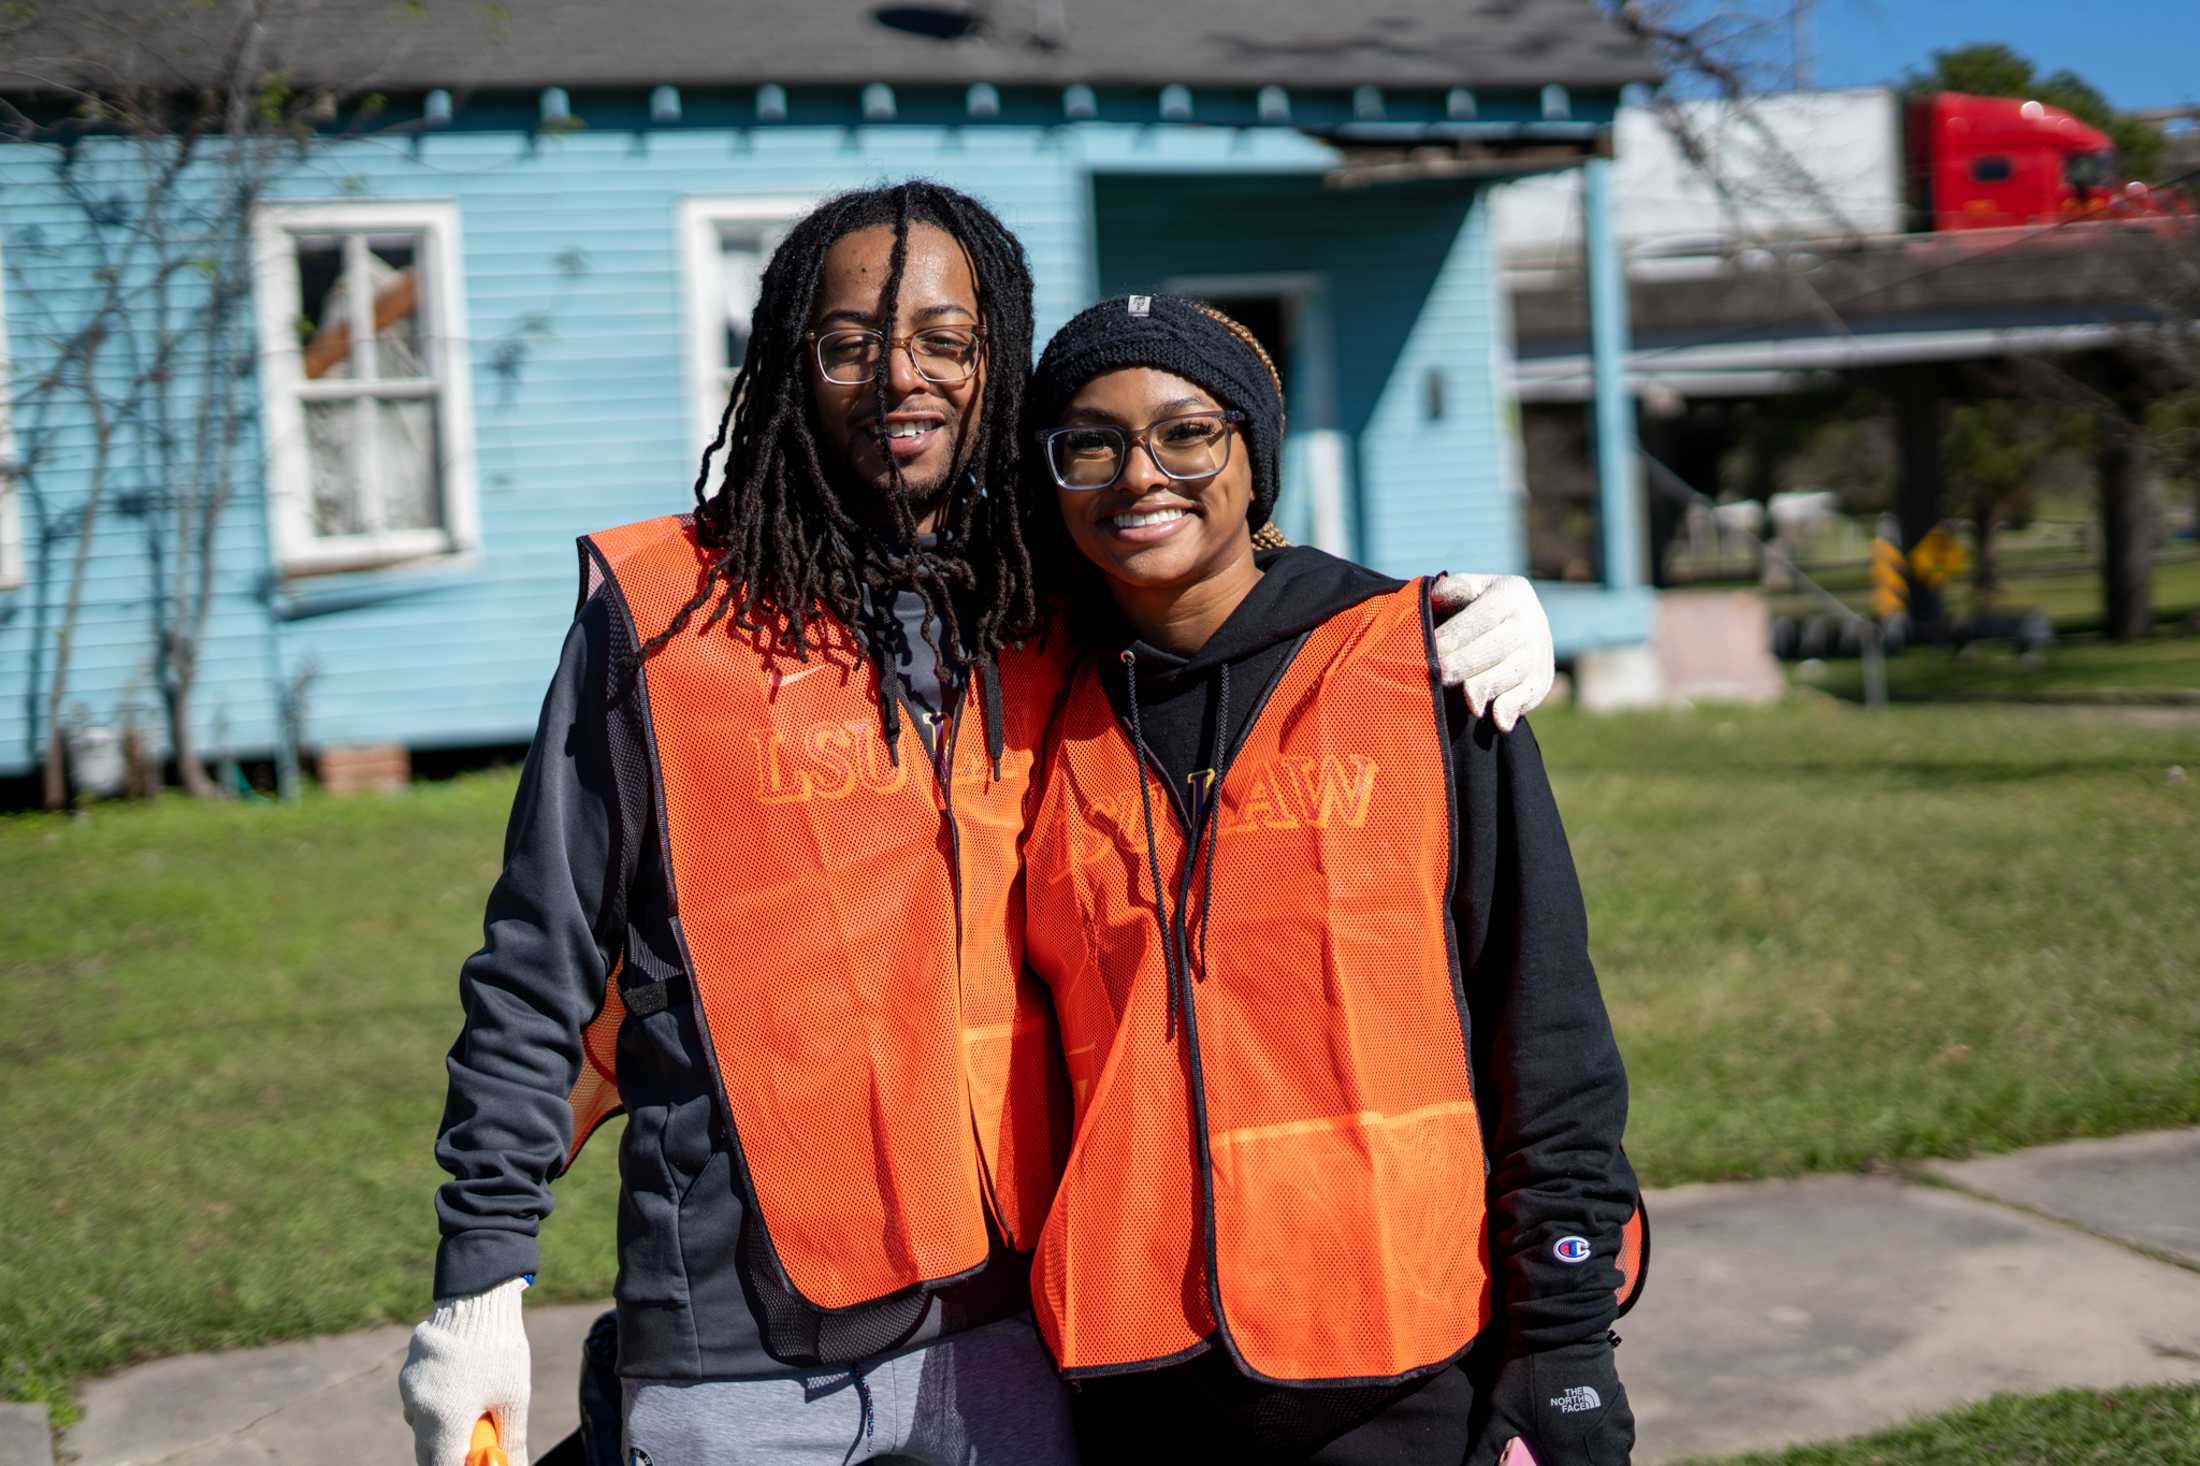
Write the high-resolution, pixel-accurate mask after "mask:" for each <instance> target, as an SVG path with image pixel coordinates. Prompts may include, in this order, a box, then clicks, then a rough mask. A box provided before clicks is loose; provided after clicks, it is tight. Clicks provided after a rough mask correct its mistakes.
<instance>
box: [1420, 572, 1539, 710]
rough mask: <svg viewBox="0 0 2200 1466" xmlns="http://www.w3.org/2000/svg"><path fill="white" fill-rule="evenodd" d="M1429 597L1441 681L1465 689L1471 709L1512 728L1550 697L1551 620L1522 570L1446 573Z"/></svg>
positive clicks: (1432, 588) (1468, 705) (1468, 706)
mask: <svg viewBox="0 0 2200 1466" xmlns="http://www.w3.org/2000/svg"><path fill="white" fill-rule="evenodd" d="M1429 600H1430V603H1431V606H1432V609H1433V611H1434V613H1435V616H1436V618H1437V620H1436V664H1437V667H1438V669H1439V671H1441V673H1442V674H1443V678H1444V685H1445V686H1447V687H1457V688H1460V689H1461V690H1462V691H1463V692H1465V693H1466V697H1467V711H1469V712H1471V713H1473V714H1474V715H1475V716H1476V717H1478V718H1479V717H1481V716H1482V715H1483V714H1484V713H1487V714H1489V715H1490V717H1491V718H1492V719H1493V720H1495V722H1496V723H1497V726H1498V728H1499V730H1500V731H1502V732H1507V733H1509V732H1511V731H1512V725H1513V724H1514V723H1517V722H1518V721H1520V717H1521V714H1523V713H1526V712H1528V711H1530V710H1531V709H1533V708H1535V707H1537V706H1538V705H1540V704H1541V703H1542V701H1543V699H1544V698H1546V697H1548V696H1550V693H1551V676H1552V673H1553V671H1554V670H1555V669H1554V667H1553V664H1552V657H1553V654H1554V653H1553V648H1552V644H1551V622H1550V618H1549V617H1547V616H1545V615H1544V614H1543V603H1542V602H1541V601H1539V600H1537V599H1536V594H1535V587H1533V586H1531V585H1529V584H1528V582H1527V581H1525V580H1523V579H1522V578H1521V577H1519V576H1517V575H1446V576H1443V577H1442V578H1440V579H1439V580H1438V581H1437V582H1436V584H1435V585H1434V586H1433V587H1431V588H1430V591H1429ZM1447 617H1448V618H1449V619H1446V618H1447Z"/></svg>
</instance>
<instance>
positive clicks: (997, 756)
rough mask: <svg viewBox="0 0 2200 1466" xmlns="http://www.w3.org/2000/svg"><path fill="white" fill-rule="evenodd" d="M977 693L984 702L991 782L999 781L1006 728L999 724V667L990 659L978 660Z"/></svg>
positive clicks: (986, 750)
mask: <svg viewBox="0 0 2200 1466" xmlns="http://www.w3.org/2000/svg"><path fill="white" fill-rule="evenodd" d="M976 675H977V678H978V695H979V698H980V699H981V700H982V701H983V702H984V704H985V752H986V757H987V758H989V759H991V760H992V761H993V782H994V783H996V784H998V783H1000V782H1001V750H1002V749H1003V748H1005V747H1007V746H1008V734H1007V730H1006V729H1004V728H1003V727H1002V726H1001V669H1000V668H999V667H997V666H995V665H994V664H993V663H992V662H990V661H985V662H980V663H979V664H978V670H977V674H976Z"/></svg>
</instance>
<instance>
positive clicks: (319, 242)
mask: <svg viewBox="0 0 2200 1466" xmlns="http://www.w3.org/2000/svg"><path fill="white" fill-rule="evenodd" d="M295 244H296V247H297V259H298V319H297V320H296V321H295V322H294V323H293V328H294V329H295V330H296V331H297V333H298V344H299V346H300V347H301V348H303V349H304V351H305V359H306V360H305V370H306V379H307V380H308V381H314V380H324V381H326V380H341V379H344V378H348V377H350V376H351V324H350V320H349V318H348V317H347V315H346V310H347V307H346V306H345V304H344V290H343V284H342V281H343V274H344V241H343V238H342V237H341V236H340V235H335V234H300V235H297V236H295Z"/></svg>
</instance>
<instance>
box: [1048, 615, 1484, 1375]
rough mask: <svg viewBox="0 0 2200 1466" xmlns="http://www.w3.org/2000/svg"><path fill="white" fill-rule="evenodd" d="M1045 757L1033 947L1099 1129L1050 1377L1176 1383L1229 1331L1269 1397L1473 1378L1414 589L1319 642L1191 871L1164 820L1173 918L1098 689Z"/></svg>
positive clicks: (1063, 1210)
mask: <svg viewBox="0 0 2200 1466" xmlns="http://www.w3.org/2000/svg"><path fill="white" fill-rule="evenodd" d="M1049 756H1050V759H1051V766H1050V772H1049V776H1048V780H1047V784H1046V788H1045V791H1044V794H1043V796H1042V800H1041V804H1040V808H1039V811H1038V814H1037V818H1036V823H1035V825H1034V828H1033V832H1032V835H1031V840H1030V845H1029V847H1028V849H1027V853H1026V856H1027V862H1028V869H1029V871H1030V875H1029V877H1028V890H1027V897H1028V901H1029V907H1030V921H1029V927H1028V934H1029V952H1030V958H1031V961H1032V964H1033V966H1034V967H1035V968H1036V969H1037V970H1038V971H1039V972H1040V973H1041V974H1042V975H1043V976H1045V977H1046V979H1047V980H1048V982H1049V983H1050V985H1051V986H1052V987H1053V989H1054V995H1055V1004H1056V1008H1057V1010H1058V1012H1059V1013H1060V1016H1061V1023H1062V1031H1063V1039H1064V1042H1065V1044H1066V1046H1067V1054H1068V1058H1069V1067H1070V1076H1071V1080H1072V1083H1073V1085H1074V1090H1075V1096H1076V1102H1077V1107H1078V1134H1077V1139H1076V1142H1075V1144H1074V1146H1073V1147H1072V1149H1071V1153H1070V1159H1069V1165H1068V1169H1067V1173H1066V1175H1065V1177H1064V1179H1063V1182H1062V1186H1061V1189H1060V1191H1059V1193H1058V1194H1057V1196H1056V1199H1055V1204H1054V1209H1053V1211H1052V1213H1051V1214H1050V1215H1049V1216H1048V1218H1047V1223H1046V1227H1045V1229H1044V1231H1043V1232H1042V1233H1041V1235H1040V1239H1039V1252H1038V1258H1037V1261H1036V1264H1035V1268H1034V1274H1033V1294H1034V1302H1035V1305H1036V1308H1037V1313H1038V1320H1039V1325H1040V1328H1041V1331H1042V1332H1043V1333H1044V1334H1045V1336H1046V1339H1047V1342H1048V1344H1049V1345H1050V1346H1051V1347H1052V1349H1053V1351H1054V1355H1055V1358H1056V1359H1057V1360H1058V1361H1059V1362H1060V1363H1061V1364H1062V1366H1063V1368H1064V1369H1065V1371H1067V1372H1069V1373H1071V1374H1077V1373H1102V1372H1110V1371H1115V1370H1122V1369H1129V1368H1138V1367H1141V1366H1143V1367H1154V1366H1158V1365H1161V1364H1165V1363H1169V1362H1172V1361H1173V1360H1176V1359H1180V1358H1184V1357H1187V1356H1189V1355H1191V1354H1193V1353H1196V1352H1198V1351H1199V1350H1200V1349H1202V1348H1204V1347H1205V1346H1206V1343H1207V1341H1208V1340H1209V1339H1211V1338H1212V1337H1214V1336H1215V1335H1216V1334H1218V1333H1219V1334H1220V1335H1221V1336H1222V1337H1223V1339H1224V1340H1225V1341H1226V1342H1227V1343H1228V1345H1229V1346H1230V1348H1231V1351H1232V1353H1233V1355H1234V1357H1235V1358H1236V1359H1237V1361H1238V1362H1239V1364H1240V1366H1241V1367H1242V1368H1244V1369H1245V1370H1246V1371H1247V1372H1248V1373H1250V1374H1252V1375H1253V1376H1254V1377H1256V1378H1262V1379H1268V1380H1272V1381H1281V1382H1323V1383H1346V1382H1361V1381H1377V1380H1396V1379H1403V1378H1407V1377H1411V1376H1414V1375H1417V1374H1421V1373H1425V1372H1427V1371H1429V1370H1432V1369H1434V1368H1437V1367H1440V1366H1441V1365H1443V1364H1444V1363H1445V1362H1447V1361H1448V1360H1450V1359H1452V1358H1454V1357H1455V1356H1457V1355H1458V1354H1459V1353H1460V1352H1461V1351H1463V1350H1464V1349H1465V1348H1466V1347H1467V1345H1468V1344H1469V1343H1470V1342H1471V1341H1472V1340H1473V1338H1474V1337H1475V1335H1476V1334H1477V1333H1479V1332H1480V1331H1481V1329H1482V1327H1483V1325H1484V1324H1485V1323H1486V1322H1487V1321H1488V1318H1489V1315H1490V1306H1491V1303H1490V1295H1489V1287H1488V1279H1489V1266H1488V1225H1487V1219H1486V1216H1485V1209H1484V1202H1483V1175H1484V1171H1483V1161H1482V1133H1481V1127H1480V1124H1479V1121H1478V1120H1477V1117H1476V1113H1475V1104H1474V1093H1473V1085H1472V1082H1471V1080H1470V1078H1469V1075H1468V1060H1467V1046H1466V1035H1465V1022H1464V1018H1463V1015H1462V1007H1461V1003H1462V998H1461V990H1460V987H1459V984H1458V981H1457V978H1456V976H1455V971H1454V967H1455V964H1454V962H1453V958H1452V953H1451V950H1450V944H1451V941H1450V936H1449V934H1450V931H1451V924H1450V910H1449V905H1450V902H1449V889H1448V888H1449V885H1450V874H1449V873H1450V871H1451V869H1452V848H1451V847H1452V838H1453V836H1452V817H1451V799H1450V772H1449V770H1450V760H1449V751H1448V748H1447V746H1446V738H1445V731H1444V715H1443V707H1442V703H1441V699H1440V695H1439V691H1438V688H1437V686H1436V684H1435V682H1434V680H1433V678H1432V676H1431V671H1430V659H1429V650H1428V643H1427V633H1426V609H1425V601H1424V594H1423V591H1422V590H1421V588H1419V587H1418V586H1409V587H1407V588H1405V589H1403V590H1399V591H1396V592H1393V593H1390V594H1386V595H1381V596H1377V597H1375V598H1373V599H1371V600H1368V601H1366V602H1363V603H1362V604H1360V605H1358V606H1355V607H1353V608H1351V609H1349V610H1346V611H1344V612H1341V613H1340V614H1338V615H1336V616H1334V617H1332V618H1331V619H1330V620H1328V621H1327V622H1325V623H1323V624H1322V625H1321V626H1320V627H1319V628H1317V629H1316V630H1315V631H1313V632H1312V633H1310V634H1309V635H1308V637H1307V639H1306V642H1305V644H1304V645H1303V646H1302V647H1301V648H1300V649H1299V651H1298V653H1297V655H1296V656H1295V657H1294V658H1293V659H1292V660H1291V662H1290V664H1289V666H1288V667H1287V668H1286V669H1285V671H1284V672H1283V674H1282V676H1281V678H1280V679H1279V680H1278V681H1277V683H1276V685H1275V687H1274V689H1273V691H1272V692H1271V693H1270V694H1269V696H1268V698H1267V701H1266V703H1265V705H1264V706H1262V707H1261V708H1260V710H1259V711H1258V712H1257V713H1256V715H1255V717H1254V719H1253V722H1252V726H1251V727H1250V729H1249V730H1248V732H1247V734H1246V736H1245V740H1244V742H1243V744H1242V745H1241V746H1240V747H1239V748H1238V749H1237V751H1236V753H1235V754H1234V755H1233V756H1231V757H1230V759H1229V761H1228V763H1227V766H1226V768H1225V769H1224V770H1222V771H1221V774H1220V787H1219V788H1218V789H1216V790H1214V791H1213V792H1212V794H1211V795H1210V797H1209V799H1208V800H1207V801H1206V803H1207V804H1208V805H1209V806H1210V808H1211V813H1210V814H1209V815H1208V817H1207V819H1208V824H1207V826H1206V828H1207V831H1208V839H1207V840H1206V841H1205V842H1203V843H1202V844H1200V845H1199V847H1198V850H1197V855H1198V856H1199V859H1198V860H1197V861H1196V863H1194V864H1191V865H1189V866H1188V865H1187V859H1188V857H1189V856H1190V855H1192V854H1193V852H1192V851H1191V850H1189V849H1188V847H1187V842H1186V839H1185V836H1184V833H1183V831H1182V829H1181V828H1180V825H1179V822H1178V820H1177V818H1176V816H1175V815H1174V813H1173V810H1174V805H1173V803H1172V802H1171V801H1170V800H1169V799H1168V797H1167V794H1166V791H1151V792H1150V793H1149V798H1150V799H1151V802H1152V804H1153V805H1155V806H1157V807H1158V808H1157V810H1156V817H1155V819H1154V821H1153V831H1154V849H1153V854H1154V856H1155V857H1156V858H1157V860H1158V866H1159V883H1160V885H1161V886H1162V888H1163V892H1164V894H1165V895H1166V898H1167V900H1168V902H1169V905H1170V907H1171V908H1172V909H1173V911H1174V913H1176V920H1175V921H1174V922H1157V920H1156V917H1155V901H1154V878H1153V873H1152V871H1151V869H1150V867H1149V861H1148V846H1147V841H1146V822H1145V818H1144V809H1145V806H1144V805H1143V804H1142V803H1141V799H1140V791H1139V784H1140V781H1141V780H1142V779H1145V778H1147V777H1148V774H1147V771H1146V770H1144V769H1142V768H1141V766H1140V763H1139V761H1138V759H1137V756H1136V755H1135V753H1134V751H1133V749H1132V746H1131V743H1130V740H1129V738H1128V736H1127V735H1126V734H1124V733H1123V731H1122V730H1121V729H1119V727H1118V726H1117V722H1116V718H1115V713H1114V710H1113V708H1112V707H1111V706H1110V704H1109V701H1108V697H1107V693H1106V690H1105V688H1104V687H1103V686H1102V685H1101V682H1100V679H1099V675H1098V671H1097V669H1096V668H1094V667H1091V666H1087V667H1084V668H1081V669H1080V670H1079V671H1078V673H1077V674H1076V676H1075V678H1074V679H1073V681H1072V684H1071V689H1070V694H1069V698H1068V701H1067V704H1066V706H1065V708H1064V710H1063V716H1062V721H1061V724H1060V728H1059V732H1058V735H1057V739H1056V741H1055V743H1054V744H1053V746H1052V748H1051V750H1050V755H1049ZM1164 926H1171V927H1173V928H1174V930H1173V931H1172V935H1171V937H1170V939H1169V940H1170V941H1171V942H1172V943H1174V944H1175V945H1176V946H1177V950H1178V952H1179V953H1180V954H1181V957H1180V958H1179V959H1171V958H1169V957H1168V956H1167V955H1166V954H1167V952H1168V947H1167V946H1165V945H1164V937H1163V930H1164ZM1172 965H1173V966H1174V967H1175V968H1176V981H1175V984H1174V985H1175V986H1176V988H1177V993H1176V996H1175V999H1174V1003H1173V1005H1172V1002H1171V998H1170V992H1169V989H1170V987H1171V985H1172V983H1171V972H1170V969H1171V967H1172ZM1172 1011H1174V1012H1175V1013H1177V1014H1180V1015H1181V1021H1172V1019H1171V1016H1170V1015H1171V1013H1172Z"/></svg>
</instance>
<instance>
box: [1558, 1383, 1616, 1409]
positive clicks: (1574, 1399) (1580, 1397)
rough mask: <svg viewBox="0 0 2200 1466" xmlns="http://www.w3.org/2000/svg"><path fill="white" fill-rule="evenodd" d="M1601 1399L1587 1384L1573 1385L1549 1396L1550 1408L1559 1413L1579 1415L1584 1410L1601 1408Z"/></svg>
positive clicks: (1602, 1402)
mask: <svg viewBox="0 0 2200 1466" xmlns="http://www.w3.org/2000/svg"><path fill="white" fill-rule="evenodd" d="M1603 1405H1604V1401H1603V1399H1602V1398H1601V1397H1600V1396H1599V1395H1598V1394H1597V1392H1596V1390H1595V1389H1594V1388H1592V1387H1591V1386H1589V1385H1575V1386H1574V1387H1573V1388H1572V1389H1570V1390H1568V1391H1567V1392H1566V1393H1565V1394H1563V1395H1553V1396H1551V1408H1552V1409H1553V1410H1556V1411H1557V1412H1558V1413H1559V1414H1561V1415H1579V1414H1581V1413H1582V1412H1583V1411H1584V1410H1597V1409H1601V1408H1602V1407H1603Z"/></svg>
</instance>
